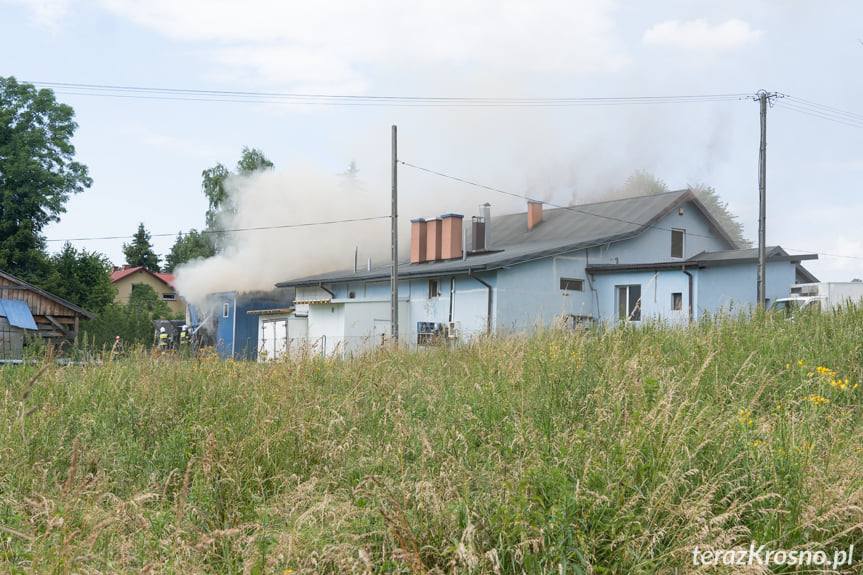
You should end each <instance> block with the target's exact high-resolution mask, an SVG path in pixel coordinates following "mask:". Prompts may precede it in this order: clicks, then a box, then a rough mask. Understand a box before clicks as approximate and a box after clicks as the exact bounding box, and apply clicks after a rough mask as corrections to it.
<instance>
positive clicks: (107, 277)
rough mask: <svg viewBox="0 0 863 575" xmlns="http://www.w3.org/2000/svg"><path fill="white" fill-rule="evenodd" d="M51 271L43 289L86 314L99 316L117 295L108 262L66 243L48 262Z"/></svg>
mask: <svg viewBox="0 0 863 575" xmlns="http://www.w3.org/2000/svg"><path fill="white" fill-rule="evenodd" d="M48 263H49V265H50V267H51V271H50V274H49V276H48V278H47V279H46V280H45V281H44V282H42V286H41V287H43V288H44V289H46V290H48V291H50V292H51V293H53V294H56V295H58V296H60V297H62V298H63V299H66V300H68V301H70V302H72V303H74V304H75V305H77V306H80V307H82V308H84V309H86V310H87V311H91V312H93V313H96V314H99V313H101V311H102V310H103V309H104V308H105V307H106V306H107V305H108V304H109V303H111V302H112V301H114V297H115V296H116V295H117V288H116V286H114V284H112V283H111V262H110V261H109V260H108V258H107V257H106V256H105V255H103V254H100V253H98V252H88V251H87V250H81V251H80V252H79V251H78V250H76V249H75V247H74V246H73V245H72V244H71V243H69V242H66V243H65V244H64V245H63V249H62V250H60V252H59V253H56V254H54V255H53V256H51V257H50V258H49V260H48Z"/></svg>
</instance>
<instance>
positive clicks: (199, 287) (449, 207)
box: [176, 166, 524, 303]
mask: <svg viewBox="0 0 863 575" xmlns="http://www.w3.org/2000/svg"><path fill="white" fill-rule="evenodd" d="M227 189H228V191H229V193H230V194H231V196H232V201H233V202H232V203H233V204H234V205H235V206H236V208H237V210H236V214H234V215H231V216H228V217H226V218H225V219H224V220H223V221H222V222H221V223H222V225H223V228H224V229H228V230H246V231H234V232H231V233H230V236H229V242H228V247H227V248H226V249H225V250H224V251H223V252H222V253H220V254H218V255H216V256H215V257H212V258H209V259H206V260H197V261H194V262H189V263H187V264H184V265H182V266H180V267H178V268H177V270H176V275H177V279H176V286H177V289H178V291H179V292H180V294H181V295H182V296H183V297H184V298H185V299H186V300H187V301H189V302H190V303H203V302H204V301H205V298H206V296H207V294H212V293H218V292H225V291H238V292H247V291H255V290H264V291H266V290H271V289H273V288H274V284H275V283H276V282H279V281H285V280H290V279H296V278H300V277H304V276H307V275H312V274H316V273H322V272H327V271H334V270H343V269H349V268H351V267H352V266H353V265H354V250H355V248H356V249H357V250H358V260H359V265H360V266H361V267H365V266H366V265H367V262H368V259H369V258H371V260H372V265H373V266H375V265H376V266H380V265H383V264H386V263H387V262H388V261H389V257H390V244H389V241H390V221H389V218H388V217H387V216H389V214H390V198H391V185H390V184H389V183H386V184H378V185H375V186H372V185H370V184H368V183H363V182H362V181H359V180H356V179H354V178H351V177H350V176H344V175H334V174H329V173H326V172H324V171H323V170H321V169H319V168H316V167H313V166H304V167H298V168H292V169H290V170H285V171H267V172H259V173H257V174H254V175H252V176H246V177H241V176H233V177H231V178H230V179H229V180H228V182H227ZM491 199H492V200H494V198H491ZM483 201H485V200H483ZM479 203H481V202H479V201H477V198H476V197H475V196H471V195H469V194H468V195H466V194H465V193H464V190H463V188H462V189H460V190H459V189H458V188H457V187H456V186H451V185H447V184H446V183H443V184H440V183H439V182H438V187H436V188H435V189H434V190H431V189H416V188H414V189H411V188H410V187H407V188H405V189H402V188H401V187H400V190H399V224H400V225H399V241H400V250H399V252H400V253H401V254H405V255H406V254H407V253H408V252H409V249H410V245H409V242H410V219H411V218H416V217H434V216H439V215H441V214H443V213H447V212H458V213H463V214H464V215H465V216H466V217H469V216H471V215H475V214H476V213H477V205H478V204H479ZM522 203H524V202H519V201H518V200H512V201H508V202H504V203H499V205H498V206H496V207H499V208H500V209H505V210H508V211H513V210H516V209H519V206H520V205H521V204H522ZM521 209H524V208H523V206H522V207H521ZM496 213H503V212H502V211H497V212H496ZM381 216H383V217H382V218H380V219H374V220H371V221H360V222H341V223H332V224H321V225H310V224H317V223H319V222H339V221H341V220H355V219H362V218H376V217H381ZM267 228H269V229H267Z"/></svg>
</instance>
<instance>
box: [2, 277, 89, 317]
mask: <svg viewBox="0 0 863 575" xmlns="http://www.w3.org/2000/svg"><path fill="white" fill-rule="evenodd" d="M0 277H2V278H4V279H6V280H7V281H9V282H12V283H14V284H17V285H19V286H21V287H23V288H25V289H28V290H30V291H31V292H33V293H35V294H39V295H40V296H42V297H44V298H47V299H49V300H51V301H53V302H55V303H58V304H60V305H62V306H63V307H66V308H68V309H70V310H72V311H74V312H75V313H77V314H79V315H83V316H84V317H86V318H89V319H96V314H94V313H92V312H89V311H87V310H85V309H84V308H82V307H79V306H77V305H75V304H73V303H72V302H70V301H67V300H65V299H63V298H61V297H60V296H57V295H54V294H52V293H51V292H48V291H45V290H43V289H42V288H40V287H36V286H34V285H33V284H30V283H27V282H25V281H24V280H22V279H21V278H19V277H16V276H13V275H12V274H10V273H6V272H4V271H0Z"/></svg>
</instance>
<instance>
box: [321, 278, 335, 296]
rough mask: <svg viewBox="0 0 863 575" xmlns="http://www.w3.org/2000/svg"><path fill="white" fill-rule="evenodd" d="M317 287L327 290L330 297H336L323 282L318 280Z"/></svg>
mask: <svg viewBox="0 0 863 575" xmlns="http://www.w3.org/2000/svg"><path fill="white" fill-rule="evenodd" d="M318 287H319V288H321V289H322V290H324V291H325V292H327V293H328V294H330V298H332V299H336V294H335V293H333V291H332V290H330V289H328V288H325V287H324V283H323V282H318Z"/></svg>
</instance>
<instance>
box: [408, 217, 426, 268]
mask: <svg viewBox="0 0 863 575" xmlns="http://www.w3.org/2000/svg"><path fill="white" fill-rule="evenodd" d="M424 261H426V221H425V220H424V219H422V218H417V219H415V220H411V263H412V264H418V263H421V262H424Z"/></svg>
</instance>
